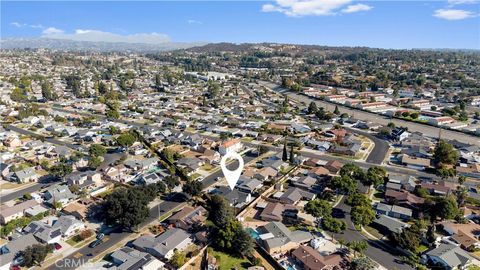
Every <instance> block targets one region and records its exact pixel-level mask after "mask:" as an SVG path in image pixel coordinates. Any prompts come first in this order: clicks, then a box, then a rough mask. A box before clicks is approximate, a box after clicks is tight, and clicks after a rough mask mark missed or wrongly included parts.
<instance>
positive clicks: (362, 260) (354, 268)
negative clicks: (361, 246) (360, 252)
mask: <svg viewBox="0 0 480 270" xmlns="http://www.w3.org/2000/svg"><path fill="white" fill-rule="evenodd" d="M377 267H378V265H377V264H376V263H375V262H374V261H372V260H371V259H370V258H368V257H365V256H363V257H359V258H355V259H353V260H352V262H351V263H350V270H375V269H377Z"/></svg>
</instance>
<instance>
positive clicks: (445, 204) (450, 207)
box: [433, 197, 459, 220]
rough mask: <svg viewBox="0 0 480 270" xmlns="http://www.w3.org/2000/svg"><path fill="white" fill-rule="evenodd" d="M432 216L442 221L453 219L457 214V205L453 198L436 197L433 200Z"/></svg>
mask: <svg viewBox="0 0 480 270" xmlns="http://www.w3.org/2000/svg"><path fill="white" fill-rule="evenodd" d="M433 210H434V215H435V216H436V217H439V218H440V219H442V220H445V219H453V218H455V217H456V216H457V215H458V213H459V209H458V204H457V201H456V200H455V198H453V197H438V198H436V199H435V207H434V208H433Z"/></svg>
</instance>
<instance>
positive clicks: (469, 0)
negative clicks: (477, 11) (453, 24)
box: [448, 0, 478, 6]
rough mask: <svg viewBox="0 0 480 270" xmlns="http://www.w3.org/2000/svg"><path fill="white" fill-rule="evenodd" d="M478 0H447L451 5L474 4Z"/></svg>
mask: <svg viewBox="0 0 480 270" xmlns="http://www.w3.org/2000/svg"><path fill="white" fill-rule="evenodd" d="M477 2H478V0H448V4H450V5H451V6H455V5H463V4H475V3H477Z"/></svg>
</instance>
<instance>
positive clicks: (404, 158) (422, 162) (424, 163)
mask: <svg viewBox="0 0 480 270" xmlns="http://www.w3.org/2000/svg"><path fill="white" fill-rule="evenodd" d="M400 160H401V162H402V164H404V165H406V166H407V167H408V168H411V169H414V170H421V171H423V170H425V169H427V168H431V161H430V159H428V158H419V157H413V156H409V155H407V154H402V155H401V159H400Z"/></svg>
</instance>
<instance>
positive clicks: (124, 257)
mask: <svg viewBox="0 0 480 270" xmlns="http://www.w3.org/2000/svg"><path fill="white" fill-rule="evenodd" d="M111 257H112V258H113V259H115V260H116V261H121V262H122V264H120V265H118V266H117V267H116V269H118V270H138V269H142V266H144V265H146V264H147V263H149V262H151V261H152V260H156V259H155V258H154V257H153V256H152V255H150V254H148V253H145V252H141V251H138V250H135V249H133V248H130V247H122V248H120V249H118V250H116V251H115V252H113V253H112V255H111ZM160 264H161V263H160Z"/></svg>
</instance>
